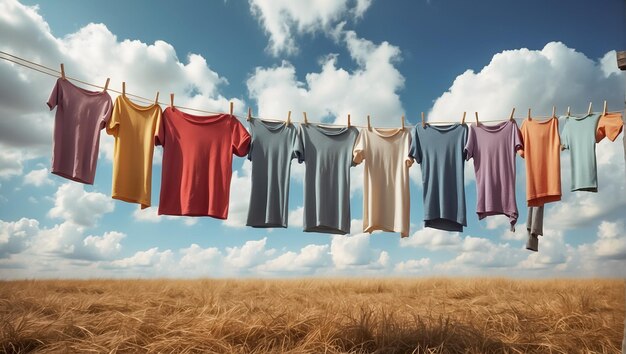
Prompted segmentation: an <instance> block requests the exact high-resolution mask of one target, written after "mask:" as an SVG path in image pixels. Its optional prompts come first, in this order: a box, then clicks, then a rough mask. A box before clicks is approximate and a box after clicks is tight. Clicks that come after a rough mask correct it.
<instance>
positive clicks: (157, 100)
mask: <svg viewBox="0 0 626 354" xmlns="http://www.w3.org/2000/svg"><path fill="white" fill-rule="evenodd" d="M154 104H159V91H157V95H156V98H155V99H154Z"/></svg>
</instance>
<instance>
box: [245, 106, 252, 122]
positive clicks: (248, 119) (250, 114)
mask: <svg viewBox="0 0 626 354" xmlns="http://www.w3.org/2000/svg"><path fill="white" fill-rule="evenodd" d="M251 120H252V108H250V107H248V117H246V121H248V122H249V121H251Z"/></svg>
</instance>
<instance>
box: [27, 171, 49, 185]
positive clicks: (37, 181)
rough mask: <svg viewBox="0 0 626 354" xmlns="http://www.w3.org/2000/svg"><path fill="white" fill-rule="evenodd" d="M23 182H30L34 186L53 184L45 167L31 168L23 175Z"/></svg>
mask: <svg viewBox="0 0 626 354" xmlns="http://www.w3.org/2000/svg"><path fill="white" fill-rule="evenodd" d="M24 184H30V185H33V186H35V187H41V186H43V185H51V184H54V183H53V182H52V180H51V179H50V172H49V171H48V169H47V168H45V167H44V168H42V169H39V170H32V171H30V172H28V173H27V174H26V175H25V176H24Z"/></svg>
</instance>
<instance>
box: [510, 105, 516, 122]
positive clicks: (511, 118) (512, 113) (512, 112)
mask: <svg viewBox="0 0 626 354" xmlns="http://www.w3.org/2000/svg"><path fill="white" fill-rule="evenodd" d="M514 114H515V107H513V110H512V111H511V116H510V117H509V120H511V121H514V120H515V118H513V115H514Z"/></svg>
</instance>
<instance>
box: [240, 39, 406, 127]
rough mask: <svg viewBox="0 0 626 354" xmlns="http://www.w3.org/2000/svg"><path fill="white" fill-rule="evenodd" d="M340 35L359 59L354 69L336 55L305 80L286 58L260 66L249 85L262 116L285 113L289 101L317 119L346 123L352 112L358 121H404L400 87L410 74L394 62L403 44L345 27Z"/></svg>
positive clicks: (394, 123) (389, 123) (292, 107)
mask: <svg viewBox="0 0 626 354" xmlns="http://www.w3.org/2000/svg"><path fill="white" fill-rule="evenodd" d="M340 37H341V41H342V43H344V44H345V45H346V46H347V49H348V52H349V53H350V57H351V58H352V60H354V61H355V62H356V63H357V68H356V69H355V70H353V71H351V72H349V71H347V70H345V69H343V68H338V67H337V56H336V55H329V56H327V57H326V58H324V59H322V61H321V67H322V68H321V71H320V72H313V73H308V74H306V75H305V82H301V81H299V80H298V79H297V75H296V68H295V67H294V66H293V65H292V64H290V63H289V62H286V61H283V62H282V64H281V65H280V66H276V67H272V68H261V67H258V68H256V70H255V72H254V74H253V75H252V76H251V77H250V79H248V82H247V85H248V91H249V96H250V97H251V98H253V99H255V100H256V101H257V105H258V109H259V116H263V117H276V118H280V117H284V116H285V115H286V113H287V112H286V111H285V110H286V108H285V106H284V102H289V105H290V106H289V109H290V110H291V111H292V112H307V115H308V117H309V119H310V120H311V121H322V120H328V119H327V118H328V117H331V118H334V119H333V121H334V122H335V123H338V124H345V123H346V122H347V116H348V113H350V114H351V119H352V120H351V122H352V124H355V125H359V124H360V125H363V124H365V121H366V117H367V115H368V114H369V115H371V117H372V118H371V121H372V124H373V125H376V126H398V125H399V123H400V117H401V116H402V112H403V109H402V104H401V102H400V97H399V96H398V94H397V92H398V91H399V90H400V89H401V88H402V87H403V86H404V77H403V76H402V74H401V73H400V72H399V71H398V69H397V68H396V67H395V66H394V63H395V62H396V61H398V60H399V58H400V49H399V48H398V47H396V46H393V45H391V44H389V43H387V42H383V43H381V44H374V43H372V42H370V41H368V40H366V39H362V38H358V37H357V36H356V34H355V33H354V32H352V31H347V32H341V34H340ZM373 82H375V83H376V85H374V86H372V83H373Z"/></svg>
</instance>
